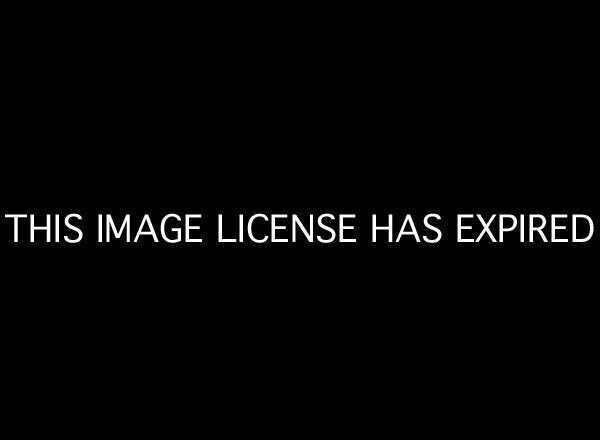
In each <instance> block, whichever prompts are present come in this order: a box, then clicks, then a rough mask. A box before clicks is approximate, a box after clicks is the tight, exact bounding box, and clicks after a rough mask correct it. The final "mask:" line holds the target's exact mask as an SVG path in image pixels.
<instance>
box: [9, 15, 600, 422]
mask: <svg viewBox="0 0 600 440" xmlns="http://www.w3.org/2000/svg"><path fill="white" fill-rule="evenodd" d="M52 12H54V13H56V12H57V11H52ZM153 12H157V11H153ZM163 12H164V11H163ZM247 12H248V14H250V13H251V12H252V13H253V14H252V15H248V14H246V12H240V11H239V10H237V9H236V11H228V12H227V13H225V14H224V15H222V14H221V15H216V14H215V13H214V12H207V11H205V12H195V13H193V14H190V15H188V14H185V13H184V12H183V11H181V12H178V13H176V14H175V15H173V16H171V15H167V14H166V13H165V15H164V16H163V14H162V12H161V13H160V14H159V15H160V18H156V16H155V15H152V18H151V17H150V16H147V15H146V14H145V13H141V12H140V11H137V12H136V13H134V14H131V15H130V14H127V15H125V14H124V13H123V12H122V13H119V14H115V15H114V16H112V15H111V16H110V17H107V18H102V19H100V18H99V17H100V16H102V17H104V15H97V14H100V12H97V13H96V12H95V13H94V14H92V15H85V19H83V18H82V16H78V17H77V19H75V18H73V19H65V22H64V23H63V21H62V20H61V21H58V20H50V19H48V17H49V16H46V17H45V16H44V14H43V13H41V14H39V15H40V16H36V17H35V19H34V18H33V15H36V14H34V13H33V12H32V11H29V12H28V14H26V15H25V16H23V17H24V21H19V22H18V24H16V25H15V26H14V29H12V28H11V29H10V30H8V31H7V39H6V44H5V52H4V55H3V66H4V67H3V70H4V72H3V73H4V74H5V79H4V80H3V85H4V87H3V96H4V99H3V109H4V111H3V113H4V114H3V124H2V125H3V133H4V136H3V137H4V142H3V153H2V154H3V160H2V173H1V176H2V177H1V178H2V201H1V202H2V213H3V214H4V213H6V212H27V213H34V212H36V213H42V212H43V213H67V212H79V213H82V214H85V215H86V216H91V215H94V214H95V213H97V212H106V211H109V210H110V211H111V212H127V211H129V212H136V213H143V212H149V213H152V214H154V215H159V214H161V213H165V212H170V211H174V212H179V213H186V212H189V213H202V214H203V215H205V217H206V218H207V219H211V220H212V221H214V216H215V215H216V213H218V212H223V211H226V212H238V211H243V212H267V213H269V212H274V213H282V212H283V213H316V214H318V213H320V212H334V213H336V212H355V213H358V214H359V215H360V216H361V243H360V244H357V245H347V246H346V245H344V246H342V245H334V246H329V247H322V246H321V247H319V246H314V247H311V246H289V245H283V246H275V245H273V246H267V247H260V248H253V247H244V248H231V247H228V248H219V247H217V246H215V245H214V244H213V245H211V244H210V243H209V244H207V245H206V246H198V247H189V246H188V247H185V246H183V247H179V246H178V247H173V248H168V247H158V248H156V247H152V246H139V247H133V246H132V247H129V248H128V247H126V246H125V247H118V246H117V247H98V246H96V245H94V244H93V243H87V244H82V245H80V246H75V247H66V248H65V247H56V246H55V247H53V246H14V245H11V244H10V243H9V242H8V240H7V239H6V238H7V237H6V235H7V231H6V230H5V229H6V225H5V224H4V225H3V234H4V241H3V247H2V253H3V255H4V256H5V257H6V258H4V259H3V263H2V264H3V270H2V273H3V278H4V281H3V286H6V287H3V288H2V292H3V294H2V301H3V303H4V304H3V307H2V311H3V314H4V315H5V319H3V326H4V328H5V331H4V332H3V333H4V338H3V339H4V341H5V344H4V346H5V347H6V348H5V358H6V362H5V365H7V366H8V367H9V371H10V373H9V374H7V375H6V382H7V384H8V385H9V387H10V388H11V389H14V390H15V393H14V394H13V393H11V394H10V395H11V398H10V408H11V414H15V415H18V416H23V415H24V414H25V415H27V414H32V412H31V411H32V410H33V409H37V410H39V411H36V414H37V413H41V414H44V415H46V418H44V420H45V422H44V423H48V424H51V425H56V426H61V427H63V426H64V425H63V424H64V423H66V424H67V425H70V424H72V423H74V422H73V421H74V419H77V420H78V421H83V422H87V423H86V425H87V426H88V427H90V426H98V427H104V428H106V427H107V426H110V425H112V422H114V421H123V420H127V421H132V420H133V421H134V425H135V426H138V427H148V426H150V427H152V428H153V429H158V426H157V425H160V426H162V427H165V428H166V429H167V430H168V431H172V430H174V429H176V428H180V427H181V426H183V425H184V424H183V423H182V422H184V421H191V422H192V423H193V424H195V425H196V424H199V425H201V426H198V427H199V428H202V427H203V426H205V425H204V423H206V422H205V421H206V420H207V419H208V420H209V421H212V422H213V423H214V422H216V423H217V424H218V425H219V426H221V427H222V429H224V430H230V429H239V428H242V429H253V428H255V427H256V428H262V429H265V428H270V429H273V428H274V427H275V426H276V425H278V424H280V423H281V422H283V423H282V424H283V426H284V427H285V429H286V430H285V431H281V432H288V431H295V430H298V429H306V430H308V432H314V431H313V430H312V429H314V428H312V427H313V426H315V422H317V423H318V422H323V421H328V422H330V423H329V426H330V428H329V429H331V430H332V431H331V432H337V430H340V429H344V428H350V429H353V430H354V429H356V430H358V429H359V428H363V429H365V432H369V433H372V432H373V430H375V429H383V428H384V427H386V426H387V425H389V424H390V423H391V425H392V426H395V427H396V428H402V427H404V426H406V427H408V425H405V424H404V423H405V422H402V421H405V420H407V419H408V420H410V421H412V422H413V423H416V424H417V425H419V426H421V427H422V428H423V429H425V430H431V429H440V428H441V429H448V430H449V429H455V428H461V429H465V428H467V427H469V428H471V429H474V428H475V425H477V424H479V423H482V424H483V425H484V426H485V427H486V428H487V429H488V430H498V429H507V430H509V432H512V431H510V430H511V429H512V428H511V427H512V426H514V423H515V422H523V421H525V420H528V421H532V420H533V421H534V423H532V424H531V426H532V428H533V429H541V427H552V428H553V429H554V428H555V429H558V427H559V426H557V425H561V426H563V427H565V428H567V429H569V430H571V429H573V426H574V425H573V423H574V422H573V420H574V419H573V418H572V416H574V415H576V416H577V418H578V422H577V425H578V426H581V422H582V421H583V420H584V419H585V418H586V414H588V413H589V408H588V406H587V404H586V398H587V397H589V396H590V395H592V392H593V390H594V389H595V385H594V381H593V380H592V374H591V373H592V371H593V370H594V368H595V366H597V363H595V361H592V359H593V358H594V356H593V349H594V346H593V341H594V340H595V338H596V336H597V329H598V326H597V321H596V320H595V314H596V311H597V304H596V301H595V299H594V297H593V295H594V293H595V291H596V290H597V288H596V287H595V283H594V282H593V281H595V278H594V269H595V266H596V264H597V263H596V262H597V237H595V238H594V241H593V243H588V244H585V245H562V244H558V245H552V246H550V245H515V244H507V245H505V246H489V245H481V246H460V245H458V244H456V243H455V234H454V224H453V219H454V216H455V215H456V214H457V213H461V212H477V213H512V214H519V213H545V214H549V213H584V214H588V215H591V216H592V217H593V218H594V219H595V221H596V224H597V208H596V207H595V205H596V203H595V200H596V198H595V195H594V193H593V188H595V187H596V186H597V183H596V180H597V179H595V167H594V160H593V158H592V154H593V151H592V148H593V146H594V145H597V135H596V132H595V130H594V129H595V123H596V122H595V121H596V119H597V116H598V115H597V108H596V107H595V105H596V104H595V102H596V101H597V85H596V84H595V82H594V81H593V78H596V77H597V69H596V67H595V66H594V64H593V61H594V60H593V54H594V51H593V49H594V46H593V45H592V42H593V40H592V39H591V33H592V32H593V29H591V28H590V27H588V26H587V24H586V23H584V22H583V21H582V19H581V17H580V16H577V17H575V18H569V17H568V16H567V15H564V16H562V17H561V19H560V20H558V19H556V18H553V19H552V20H550V19H549V18H547V17H546V18H544V17H542V16H541V14H540V13H539V11H538V13H535V14H532V15H527V17H526V18H525V13H524V11H521V13H520V14H516V15H514V16H513V15H511V14H509V16H506V15H504V14H501V13H500V11H495V12H494V13H487V12H484V11H481V12H480V15H477V14H478V13H476V12H475V11H469V14H466V12H467V11H445V12H441V11H427V12H425V13H420V14H416V13H414V12H412V11H404V12H397V11H394V12H393V13H392V12H385V11H380V12H376V13H374V14H371V13H369V14H367V13H366V11H353V12H354V14H352V15H347V14H346V13H344V14H338V13H332V14H330V15H329V14H328V15H327V17H326V18H325V14H324V11H321V13H319V14H308V16H307V15H306V14H303V13H301V12H300V11H295V12H294V13H284V12H283V11H281V12H280V13H276V12H274V11H272V10H270V11H269V13H268V14H267V13H266V12H265V11H262V12H261V11H255V10H253V11H247ZM305 12H306V11H305ZM446 12H448V13H449V12H452V13H453V14H454V15H446ZM69 13H70V14H73V13H74V12H73V11H70V12H69ZM75 14H77V13H75ZM272 14H273V15H272ZM278 14H280V15H278ZM470 14H474V15H470ZM561 15H562V14H561ZM62 16H63V18H65V17H66V16H65V15H62ZM184 16H185V19H184ZM357 16H358V17H357ZM69 17H70V15H69ZM257 17H260V19H259V18H257ZM557 20H558V21H557ZM429 212H437V213H440V214H441V215H442V216H443V217H444V219H445V228H444V234H445V237H444V240H443V242H442V243H441V244H439V245H436V246H414V245H411V244H410V243H406V244H402V245H398V246H389V247H375V246H372V245H370V244H369V243H368V241H369V240H368V238H369V234H368V225H369V223H368V219H369V216H370V214H371V213H378V214H387V213H395V214H398V215H401V214H405V213H413V214H423V213H429ZM207 221H209V220H207ZM363 229H367V230H366V233H365V231H364V230H363ZM55 411H56V412H58V413H61V414H62V416H61V417H54V416H53V415H52V414H53V413H54V412H55ZM25 417H26V416H25ZM40 417H41V416H40ZM172 417H174V418H172ZM40 420H41V419H40ZM51 425H48V426H51ZM26 426H27V425H26ZM134 429H140V428H135V427H134Z"/></svg>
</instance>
